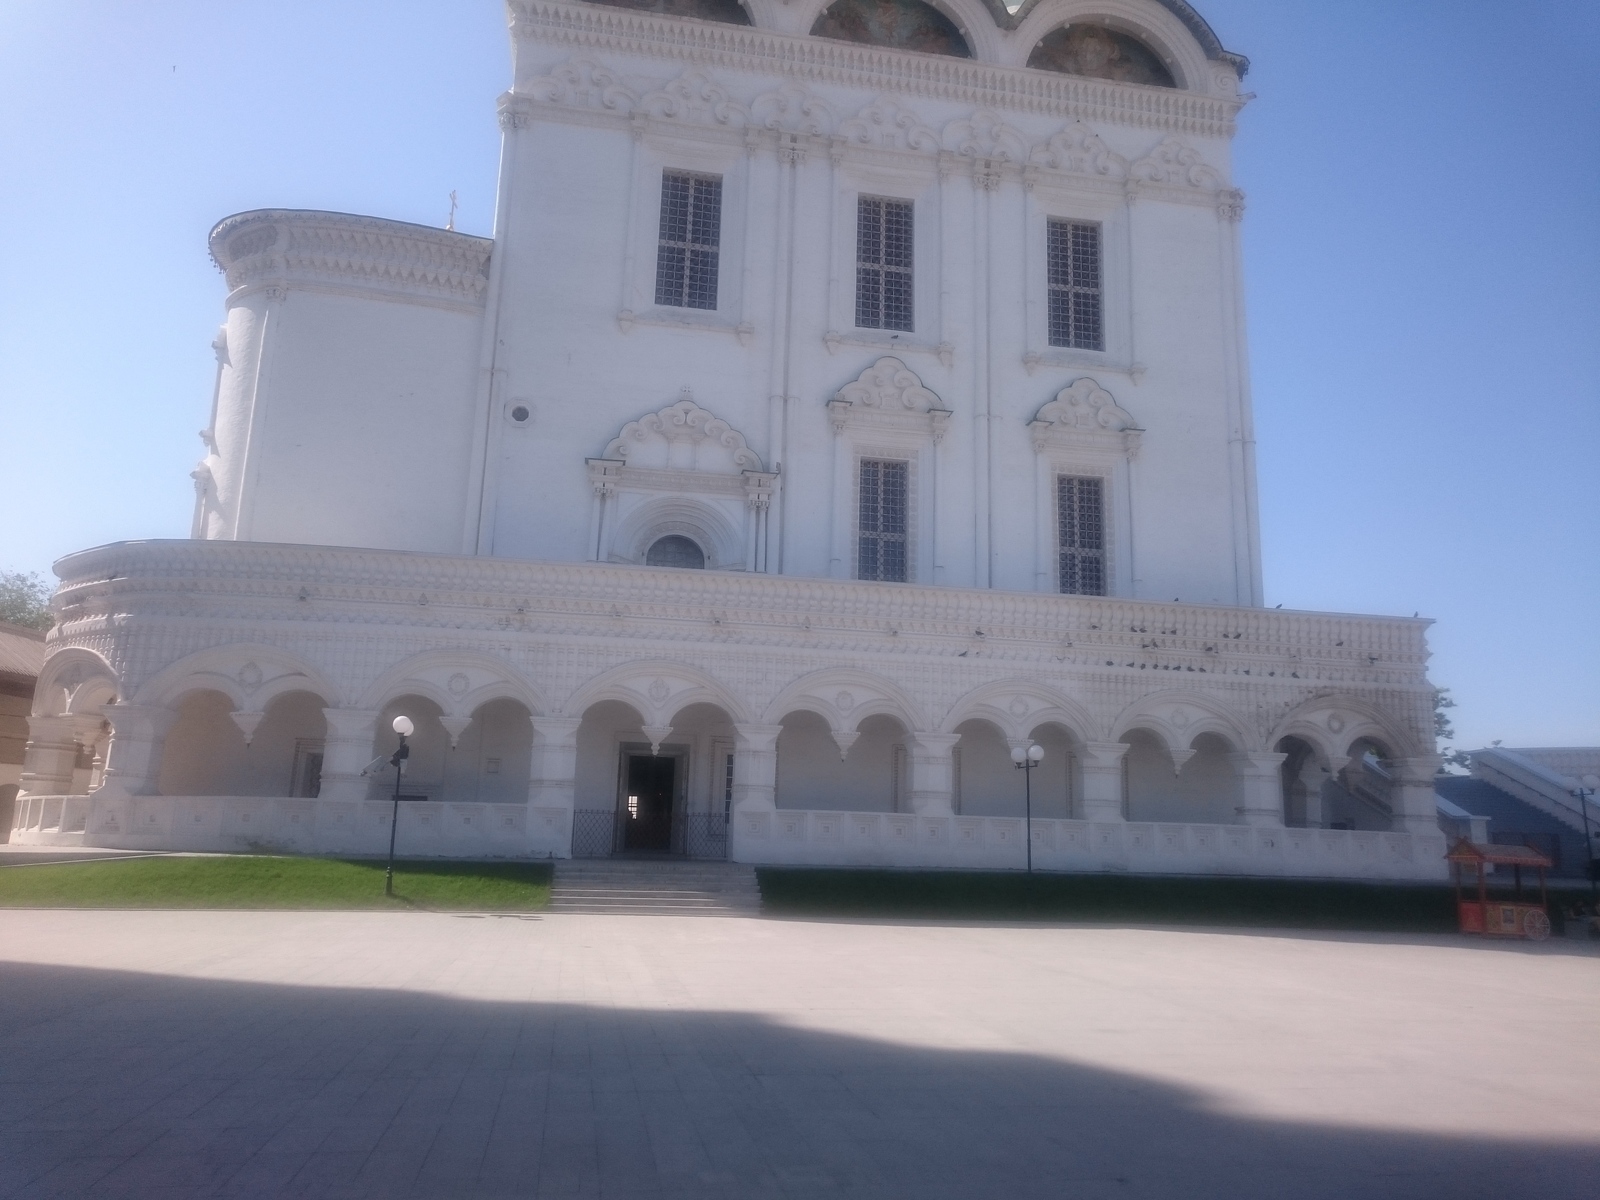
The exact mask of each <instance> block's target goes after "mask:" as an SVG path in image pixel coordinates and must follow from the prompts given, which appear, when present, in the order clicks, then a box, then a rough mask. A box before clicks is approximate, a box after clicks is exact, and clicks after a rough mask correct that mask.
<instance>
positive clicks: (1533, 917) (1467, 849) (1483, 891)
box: [1445, 838, 1550, 942]
mask: <svg viewBox="0 0 1600 1200" xmlns="http://www.w3.org/2000/svg"><path fill="white" fill-rule="evenodd" d="M1445 859H1446V860H1447V861H1448V862H1449V863H1450V865H1451V870H1452V872H1453V873H1454V875H1455V880H1456V912H1457V914H1458V916H1459V917H1460V920H1461V932H1462V933H1478V934H1482V935H1483V936H1484V937H1523V938H1527V939H1528V940H1529V941H1533V942H1542V941H1544V939H1545V938H1547V937H1549V936H1550V914H1549V909H1548V907H1547V904H1546V897H1545V886H1544V873H1545V871H1546V870H1547V869H1549V866H1550V860H1549V859H1548V858H1546V857H1545V856H1544V855H1542V854H1540V853H1539V852H1538V851H1537V850H1535V849H1534V848H1533V847H1532V846H1486V845H1484V844H1483V843H1481V842H1469V841H1467V840H1466V839H1465V838H1463V839H1461V840H1460V841H1458V842H1457V843H1456V844H1455V845H1454V846H1451V847H1450V853H1448V854H1446V855H1445ZM1463 866H1471V867H1473V868H1475V869H1476V871H1477V873H1478V898H1477V899H1476V900H1468V899H1465V898H1464V897H1463V896H1462V894H1461V868H1462V867H1463ZM1488 866H1495V867H1510V868H1511V873H1512V878H1513V879H1514V881H1515V888H1516V896H1515V899H1512V900H1491V899H1490V898H1489V887H1488V884H1487V882H1486V881H1485V879H1484V868H1485V867H1488ZM1523 867H1533V868H1535V869H1536V870H1537V871H1538V872H1539V903H1537V904H1533V903H1531V902H1529V901H1527V900H1524V899H1523V898H1522V868H1523Z"/></svg>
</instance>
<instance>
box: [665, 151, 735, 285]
mask: <svg viewBox="0 0 1600 1200" xmlns="http://www.w3.org/2000/svg"><path fill="white" fill-rule="evenodd" d="M721 240H722V180H721V179H719V178H717V177H716V176H714V175H690V174H687V173H685V172H682V171H667V172H665V173H663V174H662V176H661V242H660V245H659V247H658V248H657V250H656V303H657V304H666V305H671V306H672V307H674V308H711V309H714V308H716V307H717V256H718V247H719V245H720V244H721Z"/></svg>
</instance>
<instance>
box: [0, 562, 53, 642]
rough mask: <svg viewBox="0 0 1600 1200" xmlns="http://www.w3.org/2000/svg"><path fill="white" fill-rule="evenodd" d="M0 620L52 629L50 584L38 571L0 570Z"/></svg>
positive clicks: (35, 627) (36, 627)
mask: <svg viewBox="0 0 1600 1200" xmlns="http://www.w3.org/2000/svg"><path fill="white" fill-rule="evenodd" d="M0 621H9V622H11V624H13V625H22V626H25V627H27V628H28V629H49V628H50V627H51V626H52V625H54V624H55V623H56V622H55V618H54V617H52V616H51V615H50V585H49V584H48V583H46V582H45V581H44V580H43V579H42V578H41V577H40V576H39V575H38V574H37V573H36V572H32V571H0Z"/></svg>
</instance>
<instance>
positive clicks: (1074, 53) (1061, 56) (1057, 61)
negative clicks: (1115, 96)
mask: <svg viewBox="0 0 1600 1200" xmlns="http://www.w3.org/2000/svg"><path fill="white" fill-rule="evenodd" d="M1028 65H1029V66H1030V67H1033V68H1034V69H1035V70H1039V71H1059V72H1060V73H1061V74H1063V75H1084V76H1087V77H1088V78H1090V79H1109V80H1112V81H1113V82H1115V83H1145V84H1150V85H1152V86H1154V87H1177V86H1178V84H1177V81H1176V80H1175V79H1173V77H1172V72H1171V71H1169V70H1168V69H1167V66H1166V64H1165V63H1163V62H1162V61H1161V59H1160V57H1159V56H1158V55H1157V54H1156V52H1155V51H1154V50H1152V49H1150V47H1148V46H1146V45H1145V44H1144V43H1143V42H1141V41H1139V39H1138V38H1135V37H1130V36H1129V35H1128V34H1126V33H1122V32H1120V31H1119V30H1116V29H1107V28H1106V27H1105V26H1103V25H1067V26H1064V27H1063V28H1061V29H1057V30H1055V31H1053V32H1051V33H1047V34H1045V35H1044V37H1042V38H1040V39H1039V44H1038V45H1037V46H1035V47H1034V48H1033V53H1032V54H1030V55H1028Z"/></svg>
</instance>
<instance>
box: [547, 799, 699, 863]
mask: <svg viewBox="0 0 1600 1200" xmlns="http://www.w3.org/2000/svg"><path fill="white" fill-rule="evenodd" d="M623 820H624V818H623V816H622V814H621V812H620V811H618V810H615V809H609V808H579V809H574V810H573V813H572V857H573V858H609V857H610V856H611V855H613V854H618V853H620V852H621V851H623V850H625V849H626V848H627V838H626V829H625V827H624V825H623ZM663 849H667V850H668V852H669V853H673V854H682V855H685V856H687V857H689V858H702V859H725V858H727V857H728V814H727V813H721V812H694V813H679V814H677V815H676V817H675V819H674V820H673V822H672V839H671V843H670V849H669V848H668V847H663Z"/></svg>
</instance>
